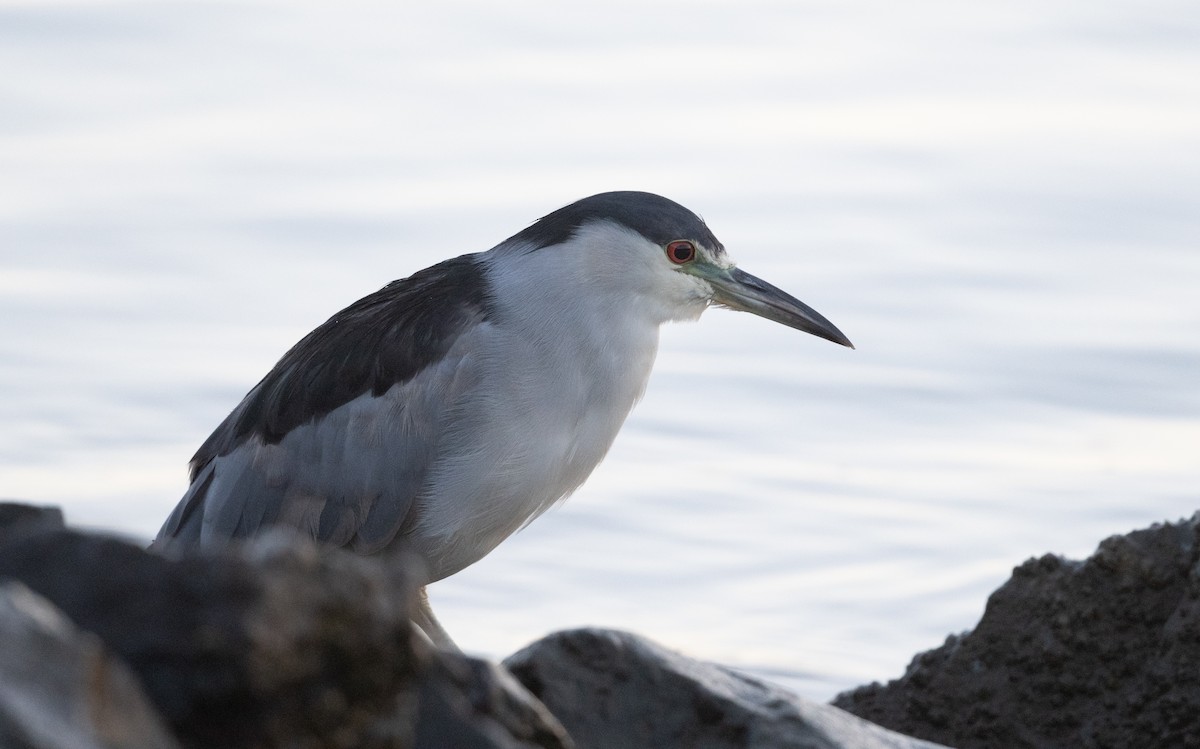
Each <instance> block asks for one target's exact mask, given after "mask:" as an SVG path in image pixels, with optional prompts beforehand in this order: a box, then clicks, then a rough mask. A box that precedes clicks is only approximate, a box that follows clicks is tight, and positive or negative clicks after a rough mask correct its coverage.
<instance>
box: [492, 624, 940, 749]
mask: <svg viewBox="0 0 1200 749" xmlns="http://www.w3.org/2000/svg"><path fill="white" fill-rule="evenodd" d="M504 665H505V666H507V667H508V668H509V670H510V671H512V673H513V675H514V676H516V677H517V678H518V679H519V680H520V681H521V682H522V683H523V684H524V685H525V686H526V687H528V688H529V691H531V692H532V693H533V694H534V696H536V697H538V698H539V699H540V700H542V702H544V703H545V704H546V706H547V707H548V708H549V709H550V711H551V712H552V713H554V715H555V716H556V717H557V718H558V719H559V720H560V721H562V723H563V725H564V726H566V728H567V731H568V732H569V733H570V734H571V736H572V737H573V738H574V739H575V742H576V744H577V745H578V746H579V747H580V749H590V748H592V747H595V748H596V749H600V748H601V747H602V748H603V749H622V748H624V747H629V748H630V749H632V748H634V747H636V748H638V749H674V748H675V747H680V748H682V747H689V748H690V747H706V748H708V749H720V747H730V748H731V749H732V748H733V747H739V748H740V747H756V749H771V747H780V748H781V749H782V748H783V747H787V748H788V749H836V748H846V749H849V748H850V747H853V748H854V749H884V748H885V747H886V749H933V747H934V746H935V745H934V744H930V743H928V742H925V741H919V740H916V739H911V738H909V737H906V736H901V735H899V734H896V733H892V732H891V731H887V730H884V729H882V728H880V727H878V726H874V725H871V724H870V723H867V722H866V721H864V720H860V719H858V718H856V717H854V716H852V715H849V714H847V713H845V712H842V711H841V710H838V709H837V708H834V707H830V706H828V705H821V704H817V703H813V702H808V701H806V700H803V699H801V698H799V697H797V696H795V695H793V694H791V693H790V692H787V691H786V690H784V689H782V688H780V687H776V686H773V685H770V684H767V683H765V682H762V681H759V680H757V679H754V678H752V677H749V676H746V675H743V674H740V673H738V672H736V671H733V670H731V669H728V668H725V667H722V666H718V665H713V664H708V663H702V662H699V661H695V660H691V659H689V658H686V657H684V656H682V655H680V654H678V653H674V652H672V651H670V650H667V649H665V648H662V647H660V646H659V645H656V644H654V643H652V642H650V641H648V640H645V639H642V638H640V637H638V636H636V635H632V634H629V633H624V632H615V631H610V630H600V629H581V630H574V631H569V632H560V633H557V634H553V635H550V636H549V637H546V638H544V639H542V640H539V641H538V642H536V643H534V644H532V645H530V646H529V647H527V648H525V649H524V650H522V651H520V652H518V653H516V654H515V655H513V656H511V657H509V658H508V659H507V660H505V662H504Z"/></svg>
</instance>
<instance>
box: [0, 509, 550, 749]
mask: <svg viewBox="0 0 1200 749" xmlns="http://www.w3.org/2000/svg"><path fill="white" fill-rule="evenodd" d="M10 514H12V513H10ZM18 514H19V513H18ZM27 519H28V518H27ZM405 564H406V561H405V560H403V559H399V558H394V559H384V560H381V559H364V558H362V557H358V556H355V555H352V554H348V553H341V552H330V551H318V549H316V548H315V547H313V546H311V545H307V544H303V543H297V542H296V540H295V539H292V538H286V537H282V536H275V537H266V538H263V539H260V540H258V541H256V542H255V543H253V544H251V545H249V546H246V547H243V548H242V549H239V550H237V551H236V552H234V551H231V552H230V553H227V554H220V555H211V554H210V555H191V556H183V557H180V558H177V559H176V558H164V557H161V556H158V555H155V554H150V553H148V552H146V551H144V550H142V549H141V548H138V547H136V546H132V545H130V544H127V543H124V542H122V541H118V540H115V539H111V538H105V537H101V536H96V535H89V534H82V533H77V532H74V531H70V530H64V529H60V528H59V529H56V528H54V527H53V524H47V523H42V522H26V521H25V520H23V521H21V522H16V523H11V524H8V525H6V526H3V527H0V579H3V578H10V579H16V580H19V581H21V582H23V583H24V584H25V585H27V586H28V587H29V588H30V589H32V590H34V591H36V592H37V593H38V594H40V595H41V596H44V597H45V598H46V599H48V600H49V601H51V602H53V603H54V604H55V605H56V606H58V607H59V608H61V609H62V610H63V612H64V613H65V614H66V615H67V616H68V617H69V618H70V619H71V620H72V621H74V622H75V623H76V624H78V625H79V626H80V627H81V628H83V629H86V630H88V631H89V632H92V633H95V634H96V635H98V636H99V637H100V638H101V639H102V640H103V641H104V642H105V643H106V644H107V646H108V647H109V648H110V649H111V650H112V651H113V652H114V653H115V654H117V655H118V656H120V658H121V659H122V660H123V661H124V662H125V663H126V664H128V666H129V667H130V669H131V670H132V671H133V672H134V673H135V674H136V676H137V677H138V679H139V680H140V681H141V683H142V685H143V687H144V688H145V691H146V694H147V695H148V696H149V698H150V699H151V700H152V701H153V702H154V704H155V706H156V708H157V710H158V712H159V714H160V715H161V716H162V717H163V718H164V720H165V722H166V723H167V724H168V725H169V727H170V728H171V730H172V731H173V732H174V734H175V736H176V737H177V738H178V739H179V741H180V743H182V744H184V745H185V746H192V747H214V746H220V747H225V748H228V749H235V748H237V747H271V746H288V747H297V748H304V747H321V748H322V749H337V748H338V747H355V748H358V747H409V746H417V747H443V746H450V745H458V746H464V747H480V748H481V749H482V748H496V749H510V748H513V747H545V748H546V749H558V748H559V747H565V746H569V743H568V740H567V739H566V738H565V733H564V732H563V730H562V728H561V726H559V725H558V724H557V723H556V722H554V720H553V718H551V717H550V716H549V714H548V713H546V712H545V710H544V709H541V708H540V706H538V705H536V703H535V701H533V700H532V699H531V698H530V697H529V696H528V695H527V694H526V693H525V691H524V690H523V688H521V687H519V685H516V684H515V682H513V681H512V680H509V681H507V682H505V681H503V680H502V679H499V678H496V677H493V676H492V675H491V674H490V670H489V669H490V668H491V667H490V666H488V665H487V664H483V663H480V662H475V661H473V660H472V659H468V658H465V657H462V656H446V655H443V654H440V653H437V652H435V651H434V650H433V649H432V648H431V647H430V646H428V645H427V644H426V643H425V642H424V640H422V639H421V638H419V637H415V636H414V635H413V630H412V627H411V625H410V624H409V618H408V611H409V595H408V594H409V591H410V586H409V584H408V582H407V577H406V575H405V573H404V569H405ZM483 677H488V678H483ZM0 678H7V676H6V675H3V674H0ZM0 745H3V746H5V747H6V748H7V744H0Z"/></svg>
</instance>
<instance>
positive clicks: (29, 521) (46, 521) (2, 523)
mask: <svg viewBox="0 0 1200 749" xmlns="http://www.w3.org/2000/svg"><path fill="white" fill-rule="evenodd" d="M19 525H25V527H26V528H31V527H40V528H61V527H63V514H62V510H60V509H59V508H57V507H38V506H36V505H26V504H21V503H18V502H3V501H0V532H12V531H14V530H16V529H17V526H19Z"/></svg>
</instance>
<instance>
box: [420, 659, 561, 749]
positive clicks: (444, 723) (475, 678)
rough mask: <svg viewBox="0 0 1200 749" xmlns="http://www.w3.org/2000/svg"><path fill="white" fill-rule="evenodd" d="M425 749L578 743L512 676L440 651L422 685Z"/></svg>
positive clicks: (552, 748)
mask: <svg viewBox="0 0 1200 749" xmlns="http://www.w3.org/2000/svg"><path fill="white" fill-rule="evenodd" d="M416 745H417V747H419V748H421V749H443V748H444V747H455V748H456V749H476V747H478V748H479V749H485V748H487V747H513V749H518V748H519V749H526V748H529V749H533V748H534V747H541V748H542V749H571V747H573V746H574V744H573V743H572V741H571V738H570V737H569V736H568V735H567V732H566V730H565V729H564V728H563V727H562V725H561V724H560V723H559V722H558V720H557V719H556V718H555V717H554V716H553V715H551V714H550V711H549V710H547V709H546V706H545V705H543V704H542V703H541V702H538V701H537V699H535V698H534V697H533V695H531V694H530V693H529V692H528V691H527V690H526V689H525V687H523V686H521V684H520V682H518V681H517V680H516V679H514V678H513V676H512V674H510V673H508V671H506V670H505V669H503V668H501V667H500V666H498V665H496V664H495V663H491V662H490V661H485V660H481V659H478V658H471V657H468V656H465V655H457V654H453V653H446V652H442V653H438V657H437V658H436V659H434V660H433V661H432V662H431V667H430V673H429V674H428V676H427V678H426V679H425V680H424V681H423V682H422V685H421V719H420V721H419V722H418V723H417V730H416Z"/></svg>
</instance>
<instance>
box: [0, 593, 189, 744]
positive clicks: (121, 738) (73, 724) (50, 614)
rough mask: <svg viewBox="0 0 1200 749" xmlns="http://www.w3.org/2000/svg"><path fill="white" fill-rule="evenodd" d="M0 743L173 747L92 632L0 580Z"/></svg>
mask: <svg viewBox="0 0 1200 749" xmlns="http://www.w3.org/2000/svg"><path fill="white" fill-rule="evenodd" d="M0 643H3V645H2V646H0V746H2V747H5V749H178V746H179V745H178V744H177V743H176V742H175V740H174V739H173V738H172V737H171V735H170V733H169V732H168V731H167V729H166V727H165V726H164V725H163V723H162V721H161V720H160V719H159V717H158V715H157V714H156V713H155V711H154V708H153V707H152V706H151V704H150V702H149V700H148V699H147V698H146V695H145V694H144V693H143V692H142V688H141V686H140V685H139V684H138V681H137V679H136V678H134V676H133V674H132V673H130V671H129V669H128V668H126V667H125V664H123V663H121V662H120V661H119V660H118V659H116V658H115V657H113V656H112V654H110V653H109V652H108V650H107V649H106V648H105V647H104V645H103V643H101V642H100V639H99V638H98V637H96V636H95V635H92V634H89V633H87V632H83V631H81V630H79V629H78V628H77V627H76V626H75V625H74V624H72V623H71V622H70V621H69V620H68V619H67V618H66V617H65V616H63V614H62V612H61V611H59V610H58V609H57V608H55V607H54V606H53V605H52V604H50V602H48V601H47V600H46V599H44V598H42V597H41V596H39V595H37V594H36V593H33V592H32V591H30V590H29V589H28V588H26V587H25V586H24V585H22V584H20V583H17V582H7V583H0Z"/></svg>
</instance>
